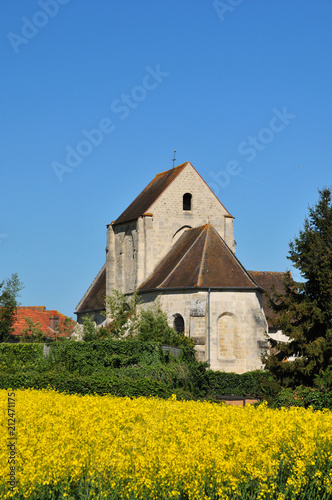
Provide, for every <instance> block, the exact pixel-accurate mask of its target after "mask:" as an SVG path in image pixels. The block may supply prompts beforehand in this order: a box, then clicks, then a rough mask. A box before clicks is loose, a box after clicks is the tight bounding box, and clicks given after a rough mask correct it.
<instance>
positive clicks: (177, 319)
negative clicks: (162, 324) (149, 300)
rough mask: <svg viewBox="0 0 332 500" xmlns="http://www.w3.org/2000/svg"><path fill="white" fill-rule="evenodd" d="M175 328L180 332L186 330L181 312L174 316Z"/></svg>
mask: <svg viewBox="0 0 332 500" xmlns="http://www.w3.org/2000/svg"><path fill="white" fill-rule="evenodd" d="M173 328H174V330H175V331H176V332H178V333H183V332H184V319H183V317H182V316H181V314H176V315H175V317H174V323H173Z"/></svg>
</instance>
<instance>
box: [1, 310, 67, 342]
mask: <svg viewBox="0 0 332 500" xmlns="http://www.w3.org/2000/svg"><path fill="white" fill-rule="evenodd" d="M25 318H30V319H32V321H33V322H34V323H37V322H38V323H39V325H38V326H39V328H40V330H41V331H42V332H43V333H44V335H45V336H46V337H53V336H54V328H52V326H54V322H53V321H52V320H51V318H59V324H60V325H63V323H64V321H65V319H66V316H64V315H63V314H61V313H59V312H58V311H56V310H54V309H53V310H51V311H48V310H47V309H46V307H45V306H31V307H18V308H17V311H16V317H15V322H14V325H13V326H14V331H13V332H12V334H11V335H22V332H23V330H24V329H25V328H27V326H28V325H27V322H26V321H25ZM52 323H53V324H52ZM75 324H76V323H75V321H73V320H72V323H71V325H72V328H74V326H75ZM60 336H61V335H60Z"/></svg>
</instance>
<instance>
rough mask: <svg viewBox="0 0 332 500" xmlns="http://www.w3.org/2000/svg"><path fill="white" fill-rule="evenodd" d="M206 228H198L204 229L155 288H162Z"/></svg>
mask: <svg viewBox="0 0 332 500" xmlns="http://www.w3.org/2000/svg"><path fill="white" fill-rule="evenodd" d="M206 226H207V225H205V226H200V227H202V228H204V229H202V230H201V232H200V234H199V235H198V236H197V237H196V238H195V239H194V241H193V242H192V244H191V245H190V247H189V248H188V250H187V251H186V252H185V253H184V254H183V255H182V257H181V259H180V260H179V261H178V263H177V264H176V266H175V267H173V269H172V270H171V272H170V273H168V275H167V276H166V278H165V279H164V280H163V281H162V282H161V283H159V285H158V287H157V288H160V287H162V285H163V283H165V281H167V280H168V278H169V277H170V276H171V275H172V274H173V273H174V271H175V270H176V269H177V268H178V267H179V265H180V264H181V262H182V261H183V259H184V258H185V257H186V255H188V253H189V252H190V250H191V249H192V247H193V246H194V245H195V243H197V241H198V240H199V238H200V237H201V236H202V234H203V233H204V230H206ZM194 229H198V228H194ZM189 231H192V229H189Z"/></svg>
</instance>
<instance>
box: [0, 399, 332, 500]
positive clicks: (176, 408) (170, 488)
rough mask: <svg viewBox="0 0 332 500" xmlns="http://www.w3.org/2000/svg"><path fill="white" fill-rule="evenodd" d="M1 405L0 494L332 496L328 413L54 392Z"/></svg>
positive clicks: (331, 440) (40, 496) (2, 401)
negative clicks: (11, 481)
mask: <svg viewBox="0 0 332 500" xmlns="http://www.w3.org/2000/svg"><path fill="white" fill-rule="evenodd" d="M9 394H14V396H12V397H11V398H10V399H11V400H12V401H11V404H10V410H11V413H10V414H9V416H10V417H11V418H12V417H13V415H14V414H13V412H12V410H13V409H14V411H15V415H14V418H15V422H13V421H9V416H8V413H9V412H8V408H9V407H8V401H9V396H8V395H9ZM0 409H1V413H0V417H1V436H2V439H1V449H0V470H1V472H2V474H1V480H0V481H1V483H0V498H3V499H5V498H11V497H13V496H14V498H23V497H25V498H36V499H37V498H38V499H43V498H45V499H46V498H66V499H68V498H71V499H76V498H114V499H115V498H123V499H127V498H133V499H134V498H144V499H150V498H151V499H152V498H155V499H159V498H174V499H177V498H178V499H180V498H181V499H184V498H188V499H208V498H211V499H212V498H213V499H214V498H215V499H217V498H220V499H225V500H226V499H231V498H255V499H256V498H257V499H270V498H271V499H274V498H275V499H278V500H281V499H291V498H307V497H306V495H309V493H310V495H314V494H316V493H317V496H311V497H310V498H325V499H328V498H332V412H331V411H327V410H326V411H322V412H320V411H317V412H314V411H312V410H310V409H309V410H304V409H300V408H291V409H289V410H286V409H282V410H271V409H268V408H267V407H266V405H261V406H259V407H258V408H254V407H252V406H246V407H245V408H242V407H240V408H237V407H233V406H224V405H218V404H212V403H208V402H192V401H177V400H176V398H175V396H173V397H172V398H171V399H170V400H167V401H166V400H161V399H157V398H143V397H141V398H137V399H129V398H117V397H113V396H79V395H65V394H61V393H57V392H56V391H53V390H43V391H37V390H16V391H11V390H7V391H5V390H1V391H0ZM14 427H15V429H14ZM10 429H12V431H10ZM14 430H15V436H14V434H13V432H14ZM10 432H12V434H10ZM13 442H15V446H12V448H11V447H10V446H9V444H10V443H13ZM11 450H12V451H14V452H15V453H14V452H13V453H12V455H10V453H11ZM10 457H12V458H14V462H11V463H12V467H15V469H12V470H11V471H10V464H9V463H8V462H9V460H10ZM13 464H14V465H13ZM10 474H11V475H10ZM9 480H15V481H16V483H15V487H13V488H11V487H10V482H9ZM12 484H14V483H12ZM55 493H56V494H55ZM53 495H54V496H53ZM308 498H309V496H308Z"/></svg>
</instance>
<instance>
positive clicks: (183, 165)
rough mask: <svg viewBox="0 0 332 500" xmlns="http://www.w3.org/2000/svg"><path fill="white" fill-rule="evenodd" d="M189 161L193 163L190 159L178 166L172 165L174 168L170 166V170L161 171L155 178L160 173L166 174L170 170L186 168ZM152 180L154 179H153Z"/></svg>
mask: <svg viewBox="0 0 332 500" xmlns="http://www.w3.org/2000/svg"><path fill="white" fill-rule="evenodd" d="M188 163H189V164H190V165H191V163H190V161H185V162H184V163H181V164H180V165H177V166H176V167H172V168H169V169H168V170H164V171H163V172H159V174H157V175H156V176H155V177H154V179H155V178H156V177H159V176H160V175H165V174H167V172H169V171H170V170H176V169H177V168H184V167H185V165H187V164H188ZM152 180H153V179H152Z"/></svg>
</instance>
